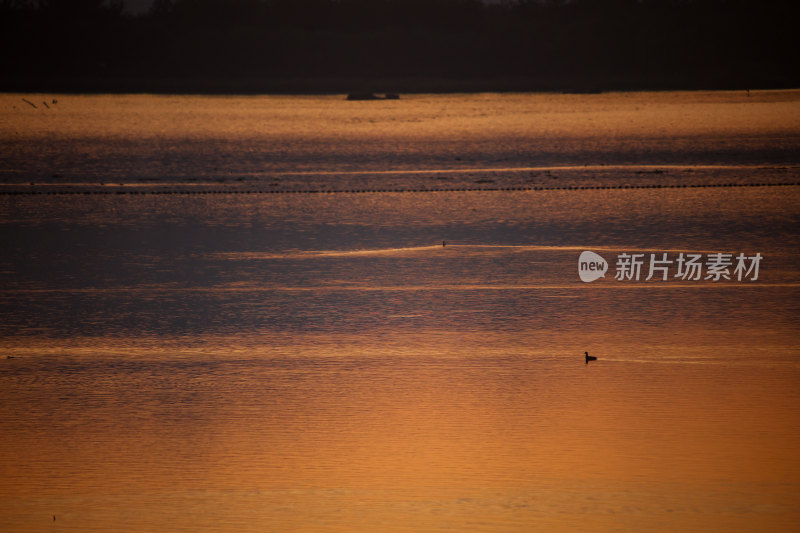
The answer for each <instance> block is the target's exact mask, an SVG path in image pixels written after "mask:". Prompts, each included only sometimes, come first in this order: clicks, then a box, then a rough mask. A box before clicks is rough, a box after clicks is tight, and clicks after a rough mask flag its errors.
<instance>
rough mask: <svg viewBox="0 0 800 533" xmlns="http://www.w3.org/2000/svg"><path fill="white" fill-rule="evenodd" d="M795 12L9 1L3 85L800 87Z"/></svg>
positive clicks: (560, 4) (607, 5)
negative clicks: (140, 9) (137, 10)
mask: <svg viewBox="0 0 800 533" xmlns="http://www.w3.org/2000/svg"><path fill="white" fill-rule="evenodd" d="M796 4H798V2H794V1H789V0H704V1H701V0H571V1H569V0H561V1H559V0H516V1H514V0H507V1H500V2H491V3H485V2H482V1H480V0H156V1H155V3H154V5H153V7H152V9H151V10H150V11H149V12H147V13H144V14H140V15H132V14H129V13H127V12H126V11H125V9H124V3H123V2H122V0H112V1H108V0H105V1H104V0H39V1H25V0H0V40H1V41H2V43H1V44H2V52H0V54H1V56H0V61H1V62H2V63H1V64H0V68H2V73H3V82H2V84H3V86H2V87H0V89H5V90H9V89H15V88H20V87H25V88H28V87H30V86H37V84H38V86H40V87H41V88H44V89H50V88H52V89H54V90H55V89H59V88H65V87H66V88H69V87H70V86H76V87H79V88H84V89H86V88H89V89H91V88H92V87H93V86H96V87H98V88H109V87H111V88H119V89H121V90H125V89H133V90H136V89H139V88H141V89H143V90H147V89H148V88H156V89H157V88H158V87H164V86H165V85H163V83H162V84H161V85H159V84H160V83H161V82H160V81H159V80H162V81H163V80H173V81H174V82H176V83H177V85H178V86H179V87H184V88H185V87H191V86H193V85H194V86H196V87H198V88H199V89H200V90H202V88H203V87H217V86H218V87H225V86H226V83H233V82H232V81H231V80H238V81H237V82H236V83H238V84H239V85H238V86H239V87H241V88H248V87H250V88H252V89H253V90H258V89H259V88H263V87H266V88H270V87H273V88H275V87H278V88H279V87H281V83H283V82H286V83H287V85H286V87H288V88H291V86H292V83H294V84H295V85H296V86H297V87H300V88H306V89H309V90H328V89H336V88H339V87H337V84H341V85H342V86H345V85H347V84H348V83H353V82H354V81H355V80H360V82H362V83H368V82H369V81H370V80H418V81H419V80H460V81H462V82H470V81H471V82H474V83H476V84H479V85H480V83H484V84H486V86H487V88H491V87H492V86H493V84H494V86H496V88H497V89H503V88H532V89H554V88H573V87H574V88H578V89H591V88H598V89H610V88H673V87H685V88H694V87H731V88H733V87H741V88H747V87H759V86H797V85H798V81H800V68H798V67H799V66H800V65H799V64H798V63H800V62H798V50H800V37H798V36H799V35H800V32H798V31H796V28H795V26H796V24H797V22H798V20H799V19H798V16H797V15H798V13H799V11H800V10H798V7H797V6H796ZM287 80H294V81H287ZM26 84H27V85H26ZM71 84H72V85H71ZM412 85H413V83H412ZM523 86H524V87H523ZM401 88H402V89H407V88H405V87H401ZM426 88H428V89H430V88H431V87H426Z"/></svg>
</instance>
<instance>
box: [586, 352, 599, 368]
mask: <svg viewBox="0 0 800 533" xmlns="http://www.w3.org/2000/svg"><path fill="white" fill-rule="evenodd" d="M583 353H584V354H585V355H586V364H587V365H588V364H589V361H597V357H595V356H593V355H589V352H583Z"/></svg>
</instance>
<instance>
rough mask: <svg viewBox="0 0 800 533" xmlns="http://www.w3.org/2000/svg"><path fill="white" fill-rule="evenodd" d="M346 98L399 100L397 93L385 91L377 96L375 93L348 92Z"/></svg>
mask: <svg viewBox="0 0 800 533" xmlns="http://www.w3.org/2000/svg"><path fill="white" fill-rule="evenodd" d="M347 99H348V100H399V99H400V95H399V94H397V93H386V94H385V95H384V96H378V95H377V94H375V93H349V94H348V95H347Z"/></svg>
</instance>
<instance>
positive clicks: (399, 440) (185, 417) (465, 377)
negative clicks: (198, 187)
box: [0, 95, 800, 532]
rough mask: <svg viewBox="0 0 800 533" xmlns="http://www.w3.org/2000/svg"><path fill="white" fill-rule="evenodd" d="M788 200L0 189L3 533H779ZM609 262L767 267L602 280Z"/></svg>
mask: <svg viewBox="0 0 800 533" xmlns="http://www.w3.org/2000/svg"><path fill="white" fill-rule="evenodd" d="M654 98H655V99H656V100H657V101H658V102H662V103H663V100H664V99H665V98H666V96H665V95H657V96H655V97H654ZM501 100H502V99H501ZM658 102H657V103H658ZM503 105H505V104H503ZM659 105H660V104H659ZM231 127H233V126H231ZM364 127H366V126H364ZM563 127H566V126H563ZM698 127H699V126H698ZM709 127H710V126H709ZM712 129H713V128H712ZM762 140H763V139H762ZM759 142H760V141H759ZM765 142H766V141H765ZM786 142H787V143H789V142H790V140H787V141H786ZM751 155H752V152H751ZM773 170H774V169H773ZM718 172H719V173H720V175H722V174H725V173H727V175H728V176H727V178H729V179H731V180H733V179H734V178H737V177H738V173H739V172H740V170H739V169H736V170H731V169H727V170H725V169H722V170H719V171H718ZM753 172H755V171H753ZM770 172H772V170H771V171H770ZM787 172H788V171H787ZM723 177H724V176H723ZM727 178H726V179H727ZM714 179H718V177H716V178H714ZM748 179H751V180H753V181H754V182H758V176H757V175H751V176H750V177H748ZM798 206H800V202H798V188H797V187H796V186H785V187H780V188H778V187H747V188H714V189H675V190H653V189H615V190H553V191H483V192H480V191H473V192H440V193H410V192H403V193H362V194H347V193H338V194H330V195H323V194H293V195H281V194H253V195H232V194H218V195H208V196H202V197H198V196H190V195H181V194H175V195H152V194H143V195H102V196H100V195H71V196H58V195H47V196H45V195H29V194H25V195H0V232H2V237H3V242H4V246H5V252H4V254H3V255H2V258H0V313H2V317H3V320H2V322H1V323H0V356H2V357H3V359H2V360H0V529H2V530H4V531H83V532H101V531H131V532H133V531H137V532H144V531H148V532H151V531H237V532H238V531H254V532H255V531H271V530H276V531H419V530H422V531H446V530H457V531H464V530H469V531H531V530H543V531H576V530H579V531H580V530H585V531H617V530H625V531H636V530H642V531H675V530H688V531H711V530H713V531H753V530H770V531H792V530H795V529H796V527H797V524H798V523H800V510H798V506H797V501H798V499H799V498H800V459H798V458H797V455H796V451H797V450H798V449H800V415H799V414H798V409H797V405H798V404H799V403H800V388H798V387H797V384H798V382H799V381H798V378H800V357H799V356H800V351H798V348H797V346H796V340H797V333H798V329H797V324H798V322H797V318H798V311H800V309H798V304H797V302H798V301H800V298H798V287H800V285H798V284H800V270H798V265H797V260H796V250H797V249H798V245H800V237H799V236H798V233H797V224H796V223H797V220H798V215H799V214H800V213H799V212H798ZM442 241H445V243H446V246H442ZM584 250H593V251H594V252H596V253H598V254H599V255H601V256H602V257H604V258H605V259H606V260H608V261H609V262H611V269H610V271H609V272H608V273H607V274H606V277H605V278H603V279H599V280H597V281H594V282H592V283H583V282H581V281H580V279H579V278H578V273H577V266H578V256H579V255H580V253H581V252H582V251H584ZM623 252H636V253H646V254H649V253H658V254H661V253H669V254H670V255H671V256H673V257H674V256H676V255H677V254H679V253H682V252H686V253H689V252H691V253H701V254H711V253H717V252H724V253H732V254H737V253H740V252H741V253H745V254H747V255H753V254H755V253H760V254H761V255H762V256H763V257H764V259H763V262H762V263H761V270H760V272H759V277H758V279H757V280H755V281H751V280H743V281H737V280H735V279H733V280H721V281H719V282H713V281H711V280H705V279H703V280H699V281H696V282H695V281H686V280H680V279H675V278H674V276H673V277H671V279H669V280H668V281H661V280H660V279H653V280H650V281H645V280H644V279H641V280H638V281H635V280H632V281H617V280H615V279H614V271H613V270H614V265H613V262H614V260H615V258H616V257H617V256H618V254H620V253H623ZM585 351H588V352H589V353H590V354H592V355H595V356H597V357H598V360H597V361H592V362H591V363H588V364H587V363H586V362H585V361H584V356H583V354H584V352H585ZM9 356H10V358H6V357H9ZM53 515H55V516H56V520H55V521H54V520H53Z"/></svg>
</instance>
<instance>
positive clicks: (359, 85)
mask: <svg viewBox="0 0 800 533" xmlns="http://www.w3.org/2000/svg"><path fill="white" fill-rule="evenodd" d="M796 88H800V80H795V79H791V78H790V79H762V80H759V81H757V82H752V83H750V84H748V83H745V82H744V81H742V80H739V79H732V78H717V77H713V76H709V77H708V78H706V79H696V78H681V77H672V78H664V79H654V78H653V79H650V78H637V79H634V78H631V79H592V80H588V79H572V80H564V79H547V78H525V77H516V78H487V79H463V78H461V79H457V78H422V77H419V78H417V77H406V78H384V79H362V78H282V79H269V78H136V77H108V78H98V77H75V78H37V77H18V78H13V77H11V78H6V79H5V80H3V81H2V82H0V92H1V93H64V94H138V93H144V94H198V95H204V94H207V95H257V94H276V95H277V94H290V95H314V94H323V95H324V94H346V93H349V92H354V91H358V92H375V93H386V92H393V93H400V94H422V93H425V94H431V93H482V92H498V93H502V92H533V93H536V92H542V93H553V92H555V93H569V94H597V93H603V92H638V91H706V90H708V91H715V90H721V91H730V90H741V91H744V90H780V89H796Z"/></svg>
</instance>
